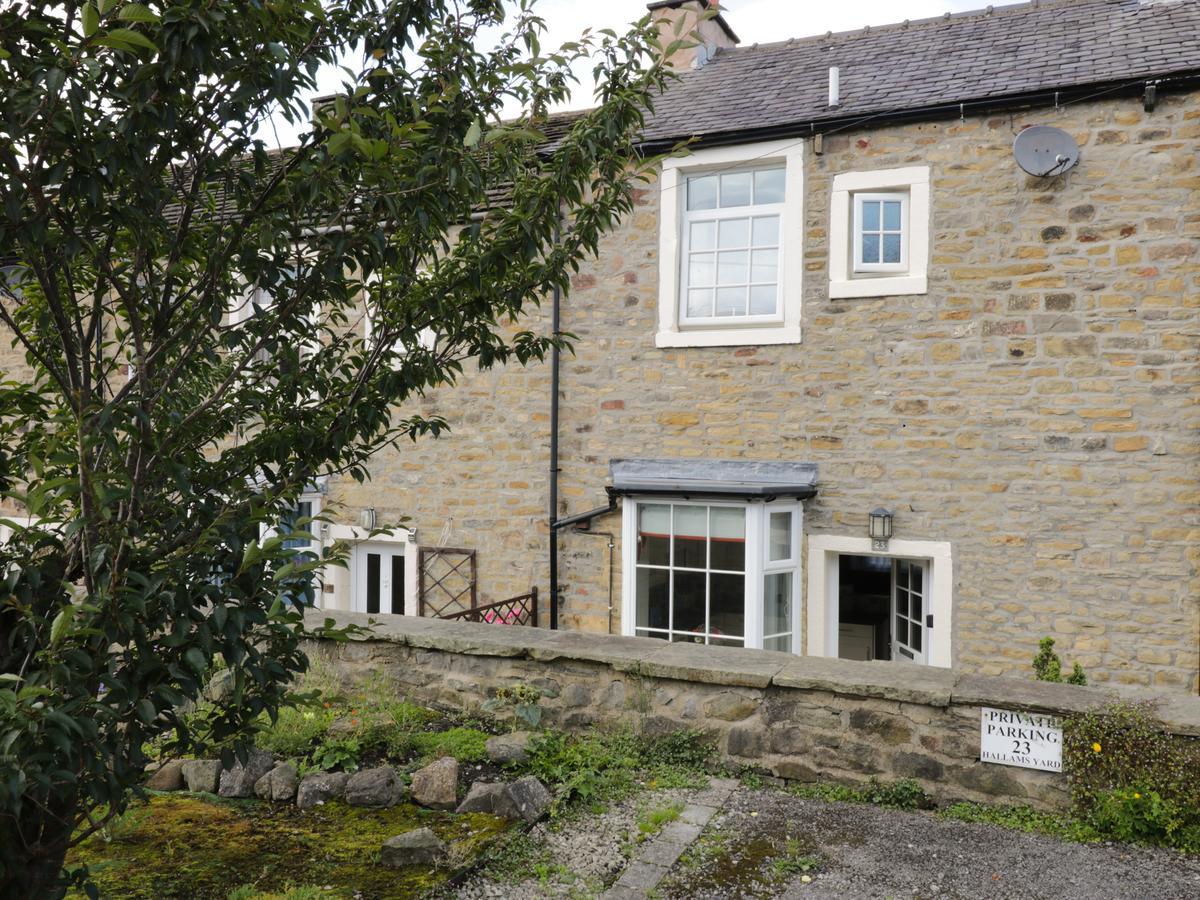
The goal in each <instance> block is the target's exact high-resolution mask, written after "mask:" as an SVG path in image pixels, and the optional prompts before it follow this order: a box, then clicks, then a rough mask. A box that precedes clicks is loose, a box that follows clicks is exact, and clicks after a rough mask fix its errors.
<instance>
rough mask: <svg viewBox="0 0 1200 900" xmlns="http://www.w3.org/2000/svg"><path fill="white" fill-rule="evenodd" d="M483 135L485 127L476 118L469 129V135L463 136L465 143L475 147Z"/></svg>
mask: <svg viewBox="0 0 1200 900" xmlns="http://www.w3.org/2000/svg"><path fill="white" fill-rule="evenodd" d="M481 137H483V127H482V126H481V125H480V124H479V120H478V119H476V120H475V121H474V122H472V123H471V127H470V128H468V129H467V136H466V137H464V138H463V145H464V146H467V147H475V146H478V144H479V139H480V138H481Z"/></svg>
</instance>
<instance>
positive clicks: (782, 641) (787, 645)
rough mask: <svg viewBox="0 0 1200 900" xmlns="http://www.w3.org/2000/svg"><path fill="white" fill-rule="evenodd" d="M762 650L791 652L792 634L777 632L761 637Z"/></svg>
mask: <svg viewBox="0 0 1200 900" xmlns="http://www.w3.org/2000/svg"><path fill="white" fill-rule="evenodd" d="M763 649H764V650H779V651H781V652H783V653H791V652H792V636H791V635H790V634H779V635H776V636H775V637H769V638H763Z"/></svg>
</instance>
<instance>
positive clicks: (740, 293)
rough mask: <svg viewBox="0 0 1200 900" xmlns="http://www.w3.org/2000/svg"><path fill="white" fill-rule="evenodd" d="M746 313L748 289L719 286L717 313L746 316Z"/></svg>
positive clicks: (720, 314) (719, 314)
mask: <svg viewBox="0 0 1200 900" xmlns="http://www.w3.org/2000/svg"><path fill="white" fill-rule="evenodd" d="M745 314H746V289H745V288H744V287H734V288H729V287H723V288H717V315H718V316H744V315H745Z"/></svg>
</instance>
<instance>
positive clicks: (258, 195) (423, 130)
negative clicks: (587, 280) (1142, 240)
mask: <svg viewBox="0 0 1200 900" xmlns="http://www.w3.org/2000/svg"><path fill="white" fill-rule="evenodd" d="M532 2H533V0H518V2H517V3H516V4H515V9H514V8H513V6H514V5H513V4H505V3H502V2H501V0H471V2H469V3H465V4H464V3H458V2H452V0H339V2H336V3H334V2H322V0H273V2H270V3H244V2H236V0H205V2H197V0H153V2H148V3H145V4H135V3H129V2H124V0H65V2H63V0H24V2H21V3H18V4H6V5H4V6H3V7H0V157H2V160H0V161H2V163H3V164H2V165H0V209H2V210H3V215H0V262H2V263H3V265H4V266H5V268H4V278H3V279H0V327H3V328H4V330H5V332H6V333H7V335H8V336H9V338H10V339H11V340H12V341H13V343H14V345H15V346H16V347H17V348H18V349H17V352H18V353H19V354H21V355H23V357H24V364H25V365H24V366H23V367H22V368H21V371H22V372H25V371H28V372H29V373H30V374H29V375H28V377H26V376H25V375H24V374H23V375H22V376H21V380H19V381H3V382H0V507H2V508H3V509H5V510H6V511H10V510H17V511H19V513H20V516H19V518H13V519H11V520H10V521H9V522H7V523H6V524H8V526H9V527H10V528H11V529H12V537H11V540H9V541H8V542H7V543H6V544H5V546H4V547H3V549H2V550H0V573H2V577H0V581H2V584H0V598H3V599H2V600H0V748H2V750H3V755H2V756H0V894H5V895H14V894H15V895H28V896H44V895H53V894H54V893H56V892H58V891H59V890H60V889H61V887H62V885H61V884H60V885H58V886H57V887H56V886H55V884H54V883H55V881H56V880H57V879H58V877H59V872H60V867H61V862H62V859H63V855H64V853H65V852H66V849H67V847H68V846H69V845H70V843H71V842H72V841H78V840H84V839H86V837H87V835H88V834H89V832H90V830H91V829H94V828H99V827H102V825H103V823H102V822H100V821H99V820H98V819H97V818H96V815H97V813H99V812H101V811H102V810H103V811H104V812H103V814H104V815H110V816H112V815H119V814H120V813H121V812H122V810H123V809H124V807H125V804H126V803H127V801H128V798H129V796H130V792H131V791H132V790H133V789H135V788H136V785H138V784H139V783H140V781H141V778H142V775H143V772H144V769H145V766H146V764H147V756H146V752H145V750H144V748H145V747H147V746H154V745H155V744H156V743H161V746H162V749H163V751H164V752H166V753H169V754H171V755H184V754H188V753H195V754H202V753H205V752H208V751H209V750H210V749H211V748H213V747H217V746H219V747H221V748H222V756H223V757H224V758H225V759H226V761H228V760H229V759H230V758H231V757H232V755H233V753H234V752H235V751H240V750H244V749H245V745H247V744H248V743H249V737H248V735H249V732H250V731H251V730H253V728H255V727H256V723H259V722H261V721H262V717H263V715H264V714H266V718H267V719H272V720H273V719H274V717H275V714H276V713H277V711H278V709H279V707H280V706H281V704H282V703H283V698H284V695H285V694H286V692H287V691H288V690H289V687H290V684H289V683H290V681H291V679H292V677H293V676H294V674H295V673H297V672H301V671H303V670H304V668H305V666H306V665H307V658H306V656H305V654H304V652H303V649H302V643H301V641H302V637H303V636H304V634H305V625H304V619H303V610H304V607H305V605H306V604H307V603H309V602H311V599H312V597H313V594H314V586H313V585H314V579H316V578H317V577H318V573H319V570H321V569H322V568H323V567H325V566H327V565H334V564H344V563H345V557H346V553H347V548H345V547H344V546H340V545H337V546H334V547H332V548H326V547H322V549H321V550H320V553H317V552H310V551H306V550H303V549H300V548H299V545H298V544H297V541H301V542H303V541H306V540H309V539H310V538H311V537H312V536H311V534H309V533H308V532H306V531H305V529H307V528H308V527H309V525H310V524H312V523H311V522H309V521H306V520H304V519H294V518H293V516H292V511H293V510H294V508H295V504H296V502H297V499H298V497H299V496H300V494H301V493H303V492H304V491H305V490H306V489H312V488H313V487H314V486H319V485H320V484H321V482H322V479H326V478H329V477H336V476H340V475H346V476H349V477H353V478H355V479H358V480H363V479H365V478H366V477H367V476H368V472H367V461H368V460H369V459H370V458H371V456H372V455H373V454H374V453H376V452H378V451H379V450H381V449H383V448H386V447H389V446H393V445H395V444H396V443H397V442H399V441H400V440H402V439H406V438H416V437H419V436H421V435H423V434H429V433H435V434H436V433H437V432H439V431H441V430H442V429H443V428H445V427H446V425H447V423H446V422H445V421H444V420H443V419H441V418H440V417H437V416H422V415H419V414H416V413H415V412H414V411H413V410H412V409H411V408H410V407H411V401H413V400H415V399H416V398H418V397H419V396H420V395H422V394H423V393H424V392H426V391H428V390H430V389H432V388H436V387H439V386H442V385H446V384H449V383H452V382H453V381H454V380H455V379H456V378H457V377H458V376H459V374H460V373H462V372H463V371H465V370H466V368H467V367H468V366H475V365H478V366H481V367H484V368H487V367H491V366H494V365H496V364H499V363H504V362H509V361H511V362H517V363H524V362H527V361H530V360H536V359H540V358H541V357H542V356H543V355H544V354H545V353H546V352H548V350H549V348H550V347H552V346H554V345H555V344H556V343H559V344H562V343H565V341H564V340H563V339H562V337H561V336H558V335H547V334H535V333H533V332H531V331H529V330H525V329H521V328H520V327H509V323H513V322H519V321H520V320H521V316H522V313H523V311H526V310H527V308H528V307H529V305H530V304H534V303H537V302H539V300H540V298H541V297H543V296H545V295H547V294H548V293H549V292H550V291H551V290H552V289H555V288H558V289H561V290H563V291H569V290H570V287H571V283H570V282H571V275H572V273H573V272H574V271H575V270H576V269H577V268H578V266H579V263H580V260H581V259H583V258H585V257H587V256H591V255H594V254H595V252H596V250H597V248H598V245H599V241H600V239H601V237H602V235H603V234H604V233H605V232H606V231H608V230H609V229H610V228H611V227H612V226H613V224H614V223H615V222H616V221H617V220H618V219H619V218H620V217H621V216H624V215H626V214H628V213H630V212H631V211H632V210H633V201H634V190H635V188H636V187H637V186H638V185H639V184H641V183H643V180H644V178H645V177H646V174H647V173H648V172H649V171H650V170H651V169H652V168H653V166H654V165H655V164H656V161H655V160H652V159H649V158H643V157H641V156H639V155H638V153H637V152H636V144H635V141H636V135H637V133H638V131H639V130H640V128H641V127H642V125H643V122H644V117H645V112H646V110H647V108H648V107H649V106H650V104H651V102H652V98H653V97H654V96H655V95H656V94H657V92H658V91H659V90H660V89H661V87H662V85H663V84H664V82H665V80H666V79H667V77H668V72H667V70H666V69H665V67H663V66H662V65H661V64H659V63H658V62H656V60H657V59H658V58H659V57H660V56H661V50H662V48H661V47H659V46H658V36H657V30H656V29H655V28H654V27H653V26H652V25H651V24H650V21H649V17H648V16H647V17H645V18H643V20H642V21H641V22H640V23H638V24H637V25H636V26H635V27H634V28H633V30H632V31H631V32H630V33H629V34H628V35H625V36H619V35H615V34H612V33H596V34H593V35H591V36H589V37H587V38H585V39H584V40H582V41H580V42H576V43H573V44H570V45H567V46H565V47H564V48H563V49H562V50H559V51H554V52H543V51H542V48H541V46H540V41H539V35H540V33H541V32H542V30H543V26H542V23H541V21H540V20H539V19H538V18H537V16H536V15H535V13H534V10H533V8H532V5H531V4H532ZM486 34H490V35H499V37H496V38H495V39H494V40H493V41H492V42H491V44H488V43H487V42H486V41H485V40H484V39H483V38H482V37H481V36H482V35H486ZM480 48H483V49H480ZM582 60H589V61H590V62H591V63H592V66H593V72H594V74H595V75H596V77H597V83H598V84H599V88H598V89H597V96H596V101H597V103H596V106H595V108H594V109H593V110H592V111H590V112H587V113H583V114H580V115H577V116H573V117H571V118H570V119H569V120H568V121H567V122H566V127H565V128H564V129H562V133H561V134H560V135H559V134H556V139H555V141H554V143H553V144H552V145H551V144H549V143H548V142H547V141H546V140H545V135H544V131H543V130H542V126H543V125H545V122H546V110H547V109H548V108H550V107H551V106H552V105H554V104H556V103H559V102H562V101H565V100H566V99H567V97H568V91H569V87H570V85H571V80H572V76H571V74H570V73H571V66H572V64H574V63H575V62H577V61H582ZM331 67H339V68H338V71H341V72H343V73H345V79H344V82H343V84H342V85H341V86H340V87H339V88H338V89H337V90H336V93H335V96H334V97H332V98H331V99H330V100H329V101H328V102H327V103H324V104H322V106H321V107H320V108H319V110H317V112H316V115H315V117H314V116H312V115H310V112H309V110H308V108H307V106H306V105H305V103H304V102H303V100H302V98H303V97H304V96H306V95H309V94H311V93H312V92H313V91H314V90H315V89H316V88H317V85H318V76H319V75H320V73H321V72H322V71H323V69H327V68H331ZM510 105H515V106H517V107H519V108H520V109H521V110H522V112H521V114H520V115H518V116H516V117H515V118H514V119H513V120H511V121H509V122H506V123H501V122H500V121H499V116H500V112H501V110H502V109H507V108H509V106H510ZM272 117H279V118H282V119H283V120H285V121H286V122H287V123H289V124H291V125H293V126H295V127H296V128H297V129H298V130H299V131H300V136H299V139H298V142H297V144H296V145H295V146H294V147H290V148H288V149H286V150H280V149H278V148H272V147H270V146H268V144H267V143H266V140H265V139H264V138H263V137H262V136H263V135H269V134H270V133H271V130H272V129H271V124H272V121H273V119H272ZM501 196H502V197H503V201H502V202H498V201H497V198H498V197H501ZM564 220H565V223H566V224H565V227H563V223H564ZM459 225H463V226H464V227H463V228H462V230H461V232H457V233H455V234H454V238H455V239H454V241H453V243H452V242H451V234H452V232H454V229H455V228H456V227H457V226H459ZM368 286H369V289H368ZM364 297H368V299H366V300H364ZM368 304H369V307H370V309H369V310H368V309H367V305H368ZM368 312H369V313H370V329H369V330H370V335H369V336H368V335H367V333H366V332H367V328H366V327H365V319H366V318H367V314H368ZM232 313H236V315H233V314H232ZM428 333H433V334H435V335H436V340H434V341H428V340H426V341H422V340H421V335H423V334H428ZM406 404H408V406H406ZM284 522H286V523H287V528H286V529H284V528H283V527H282V526H281V523H284ZM277 526H279V527H278V528H277ZM264 532H266V533H267V534H268V535H269V536H266V537H264ZM286 532H290V533H286ZM310 546H311V545H310ZM325 633H326V634H328V635H330V636H342V637H344V636H345V634H344V633H342V634H340V635H338V634H337V633H335V632H331V631H326V632H325ZM216 654H220V655H221V656H222V658H223V659H224V661H225V663H226V664H227V665H228V666H229V667H230V670H231V672H232V673H233V676H232V684H231V685H230V690H229V691H228V693H227V696H225V697H224V698H222V699H221V700H220V701H218V702H213V703H212V704H211V706H210V707H208V708H207V709H206V710H205V711H204V713H205V714H204V715H203V716H200V717H191V718H188V717H186V716H185V715H184V714H183V712H182V710H183V709H185V708H187V707H188V704H189V703H190V702H192V701H195V700H197V699H198V698H199V696H200V693H201V688H202V681H203V676H204V674H205V672H206V671H207V670H208V668H209V666H210V664H211V661H212V660H213V658H214V656H215V655H216ZM230 740H232V744H229V743H227V742H228V741H230Z"/></svg>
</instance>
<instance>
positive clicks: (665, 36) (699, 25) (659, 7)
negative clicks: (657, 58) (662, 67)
mask: <svg viewBox="0 0 1200 900" xmlns="http://www.w3.org/2000/svg"><path fill="white" fill-rule="evenodd" d="M717 4H718V0H653V2H651V3H647V4H646V8H647V9H649V10H650V12H651V14H652V15H653V18H654V22H655V23H656V24H657V25H658V34H659V39H660V40H661V41H662V43H663V47H664V48H666V47H667V46H669V45H670V44H671V43H672V42H674V41H684V42H685V43H694V44H696V46H694V47H682V48H680V49H678V50H676V51H675V52H674V53H672V54H670V55H668V57H667V60H666V61H667V65H669V66H670V67H671V68H672V69H675V70H677V71H684V70H687V69H699V68H700V67H701V66H703V65H704V64H705V63H706V62H708V61H709V60H710V59H711V58H712V56H713V54H715V53H716V52H717V51H718V50H728V49H730V48H731V47H736V46H737V44H738V36H737V35H736V34H734V32H733V29H732V28H730V27H729V23H728V22H726V21H725V17H724V16H722V15H721V12H720V10H719V8H718V6H717ZM709 10H713V11H714V12H715V13H716V15H712V16H710V17H709V18H704V15H705V13H707V12H708V11H709Z"/></svg>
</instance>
